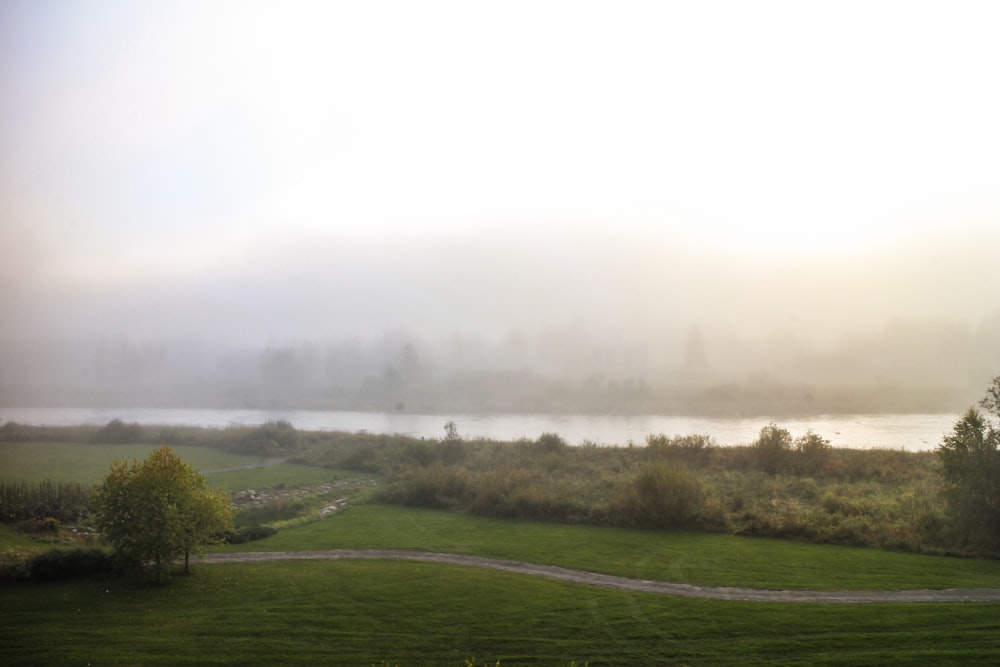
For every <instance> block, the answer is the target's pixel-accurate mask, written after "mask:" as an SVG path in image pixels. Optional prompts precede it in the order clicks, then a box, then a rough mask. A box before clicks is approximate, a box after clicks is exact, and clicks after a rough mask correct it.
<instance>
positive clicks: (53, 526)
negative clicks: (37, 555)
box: [14, 516, 62, 535]
mask: <svg viewBox="0 0 1000 667" xmlns="http://www.w3.org/2000/svg"><path fill="white" fill-rule="evenodd" d="M61 526H62V524H60V523H59V519H53V518H52V517H50V516H47V517H45V518H44V519H25V520H24V521H18V522H17V525H16V526H14V528H15V529H16V530H17V531H18V532H19V533H29V534H32V535H55V534H56V533H58V532H59V528H60V527H61Z"/></svg>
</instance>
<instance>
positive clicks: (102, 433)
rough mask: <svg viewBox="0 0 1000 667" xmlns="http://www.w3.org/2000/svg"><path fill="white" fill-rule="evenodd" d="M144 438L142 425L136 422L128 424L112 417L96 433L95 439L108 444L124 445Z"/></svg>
mask: <svg viewBox="0 0 1000 667" xmlns="http://www.w3.org/2000/svg"><path fill="white" fill-rule="evenodd" d="M140 440H142V427H141V426H139V425H138V424H136V423H131V424H126V423H125V422H123V421H122V420H121V419H112V420H111V421H109V422H108V423H107V424H105V425H104V426H103V427H101V429H100V430H99V431H97V433H95V434H94V437H93V441H94V442H99V443H102V444H107V445H124V444H131V443H136V442H139V441H140Z"/></svg>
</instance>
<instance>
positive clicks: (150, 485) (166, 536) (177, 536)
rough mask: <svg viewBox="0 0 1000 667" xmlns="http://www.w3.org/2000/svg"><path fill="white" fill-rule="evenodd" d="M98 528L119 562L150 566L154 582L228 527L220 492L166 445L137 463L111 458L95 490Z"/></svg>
mask: <svg viewBox="0 0 1000 667" xmlns="http://www.w3.org/2000/svg"><path fill="white" fill-rule="evenodd" d="M94 508H95V513H96V516H97V528H98V530H100V531H101V533H102V534H103V535H104V537H105V539H107V540H108V541H109V542H110V543H111V545H112V546H113V547H114V550H115V556H116V558H117V560H118V562H119V564H120V565H121V566H122V567H147V566H148V567H150V568H152V571H153V574H154V576H155V578H156V581H157V582H159V581H160V580H161V579H162V575H163V573H164V572H165V571H166V568H167V566H168V565H169V564H170V563H171V562H172V561H174V560H176V559H177V558H178V557H180V556H181V555H183V556H184V569H185V572H187V571H188V560H189V558H190V555H191V553H192V552H194V550H195V549H197V548H198V546H199V545H201V544H204V543H207V542H209V541H211V540H212V539H213V538H214V537H215V536H217V535H220V534H222V533H224V532H225V531H227V530H230V529H231V528H232V523H233V516H232V510H231V508H230V504H229V500H228V498H227V497H226V495H225V493H224V492H216V491H210V490H209V489H206V488H205V478H204V477H203V476H202V475H201V474H200V473H198V472H197V471H196V470H195V469H194V468H193V467H192V466H190V465H189V464H187V463H184V462H183V461H181V459H180V457H178V456H177V455H176V454H174V452H173V450H171V449H170V448H169V447H161V448H160V449H157V450H156V451H154V452H152V453H151V454H150V455H149V457H148V458H147V459H146V460H145V461H142V462H139V461H137V460H133V461H132V462H131V463H129V462H127V461H115V462H114V463H112V464H111V470H110V471H109V472H108V475H107V477H105V478H104V481H103V482H102V483H101V485H100V486H99V487H98V488H97V490H96V492H95V494H94Z"/></svg>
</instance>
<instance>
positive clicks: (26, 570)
mask: <svg viewBox="0 0 1000 667" xmlns="http://www.w3.org/2000/svg"><path fill="white" fill-rule="evenodd" d="M34 557H35V553H34V552H32V551H24V550H23V549H2V550H0V581H18V580H20V579H27V578H28V577H30V576H31V560H32V558H34Z"/></svg>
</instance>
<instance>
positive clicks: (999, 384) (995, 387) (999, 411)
mask: <svg viewBox="0 0 1000 667" xmlns="http://www.w3.org/2000/svg"><path fill="white" fill-rule="evenodd" d="M979 405H981V406H982V407H983V409H984V410H986V411H987V412H989V413H990V414H992V415H996V416H997V417H1000V375H998V376H996V377H995V378H993V380H992V381H991V383H990V386H989V387H987V388H986V396H984V397H983V399H982V400H981V401H979Z"/></svg>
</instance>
